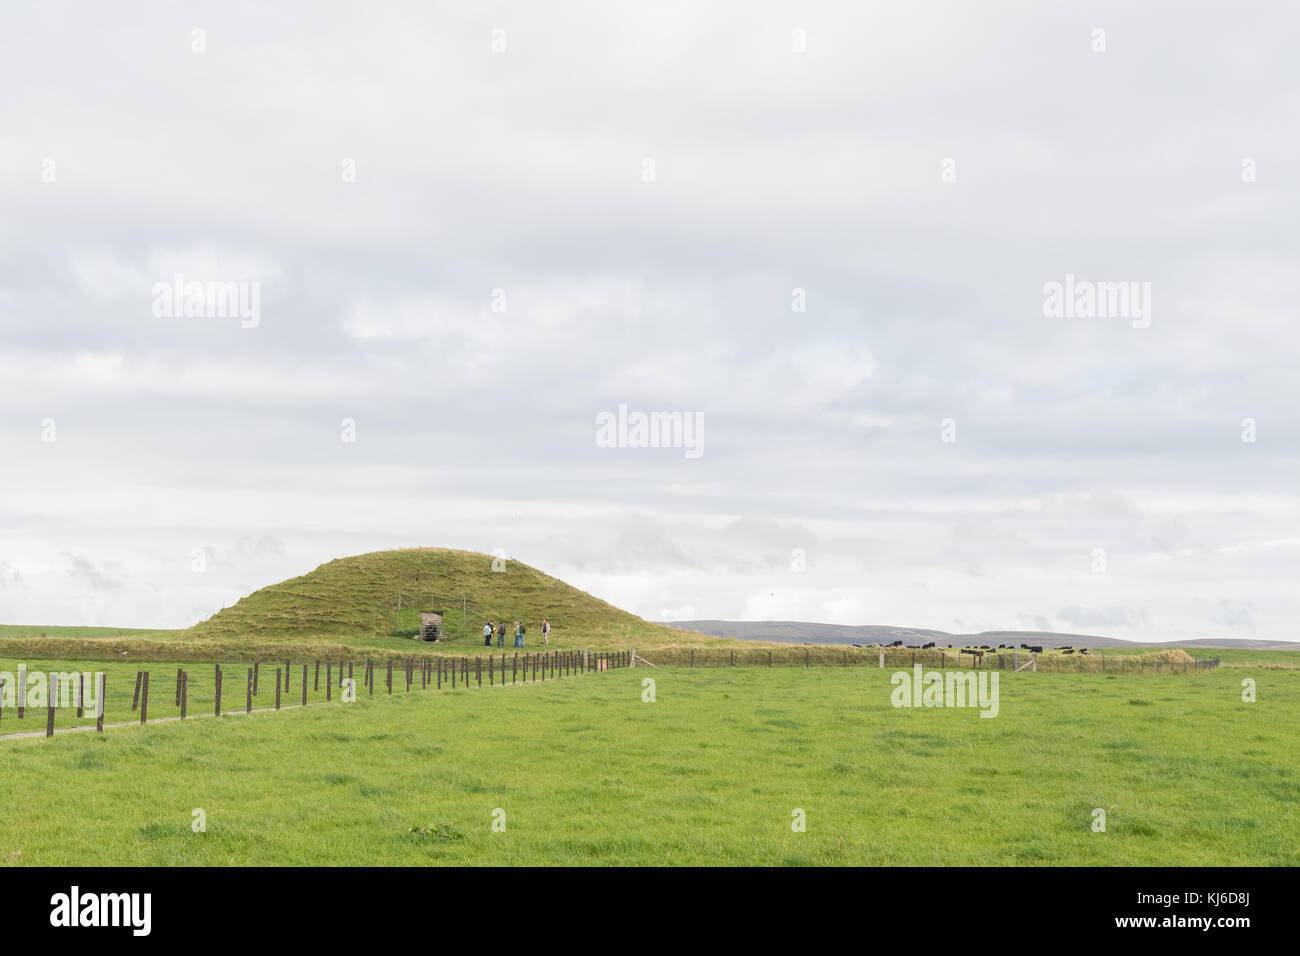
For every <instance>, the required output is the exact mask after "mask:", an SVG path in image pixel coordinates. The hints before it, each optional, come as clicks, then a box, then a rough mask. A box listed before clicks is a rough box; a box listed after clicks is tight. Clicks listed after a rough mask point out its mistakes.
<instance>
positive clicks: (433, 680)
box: [0, 649, 633, 739]
mask: <svg viewBox="0 0 1300 956" xmlns="http://www.w3.org/2000/svg"><path fill="white" fill-rule="evenodd" d="M507 661H508V662H509V668H508V669H507ZM315 663H316V675H317V677H316V683H315V691H316V694H317V696H316V702H330V701H332V700H333V691H334V689H335V687H336V686H337V687H343V686H344V681H345V680H353V684H352V685H351V691H352V693H353V695H354V699H355V696H359V695H360V693H361V690H362V689H364V690H366V691H367V692H368V695H369V696H370V697H372V698H373V697H374V696H375V661H374V660H373V659H370V658H367V659H366V662H365V667H364V669H363V671H362V678H361V683H360V686H358V684H357V683H356V681H355V678H354V677H353V673H354V672H353V667H352V664H351V663H350V662H349V663H348V666H347V668H346V676H345V668H344V666H343V664H342V663H340V664H339V666H338V668H337V675H338V676H337V682H336V680H335V676H334V675H335V669H334V667H333V666H332V662H328V661H327V662H326V668H325V688H324V695H323V701H322V697H321V695H320V687H319V675H320V661H316V662H315ZM399 663H400V664H401V666H402V669H403V676H404V679H405V687H406V689H405V691H404V692H403V693H406V694H409V693H411V692H412V689H413V686H414V683H415V680H416V679H417V674H418V679H419V681H420V687H419V689H420V690H429V689H431V688H436V689H437V690H442V689H443V685H444V684H447V683H450V687H452V688H455V687H457V686H458V685H457V677H458V676H459V679H460V680H459V687H461V688H465V689H467V688H469V687H470V684H471V681H470V673H471V669H472V670H473V672H474V686H475V687H482V686H483V678H484V676H486V677H487V680H488V686H489V687H497V686H502V687H504V686H512V685H515V684H519V683H533V682H538V683H541V682H544V681H547V680H555V679H557V678H564V677H574V676H579V675H584V674H586V673H587V672H588V671H596V672H605V671H609V670H613V669H615V668H624V667H632V666H633V654H632V652H631V651H597V652H592V651H590V650H589V649H584V650H556V651H545V652H541V653H532V652H523V653H520V652H518V651H516V652H515V653H514V654H513V655H509V654H506V653H502V654H499V655H498V654H493V655H491V656H489V657H488V666H487V668H486V671H485V669H484V667H483V656H482V655H476V656H475V657H474V658H473V663H472V664H471V660H470V658H469V657H468V656H458V657H451V656H448V655H432V656H429V655H423V656H419V657H407V658H404V659H402V660H401V661H400V662H399ZM393 664H394V662H393V661H392V660H391V659H390V660H389V661H387V674H386V679H385V681H384V691H385V693H384V694H383V696H391V695H392V694H393ZM308 667H309V665H308V664H306V663H304V664H303V665H302V671H301V679H300V681H299V685H300V695H301V697H300V699H301V704H300V705H299V706H302V707H306V706H309V701H308V689H309V687H311V686H312V684H311V682H309V680H308ZM530 667H531V668H532V674H531V680H530V679H529V678H530V675H529V668H530ZM539 669H540V673H539ZM25 673H26V671H20V672H19V675H20V676H23V675H25ZM291 673H292V668H291V662H290V661H285V662H284V673H283V676H284V687H285V688H286V689H287V688H288V686H289V676H288V675H289V674H291ZM53 676H54V678H55V679H54V681H53V682H52V686H51V687H50V688H49V689H48V693H49V697H48V699H47V707H46V722H45V736H46V737H51V736H53V735H54V733H55V732H56V731H55V728H54V718H55V711H56V709H59V708H58V706H57V702H58V701H59V699H60V694H59V689H60V687H61V686H62V679H61V678H60V677H59V676H58V675H53ZM224 676H225V671H224V670H223V669H222V666H221V664H219V663H214V665H213V678H212V684H211V689H212V695H211V697H210V698H209V699H208V702H210V704H211V708H212V709H211V715H212V716H214V717H220V716H221V713H222V709H221V705H222V696H223V683H224ZM259 676H260V675H259V668H258V664H257V663H254V664H253V666H251V667H249V668H248V669H247V674H246V676H245V684H244V710H243V711H228V712H227V713H243V714H250V713H255V712H256V711H258V710H280V709H281V708H282V702H281V676H282V675H281V671H280V668H278V667H277V668H276V672H275V691H274V698H275V704H274V708H270V707H263V708H256V707H254V699H255V698H256V697H258V696H259V695H260V693H261V688H260V686H259V685H260V680H259ZM449 678H450V681H449V680H448V679H449ZM66 679H67V680H69V681H72V675H71V674H69V675H67V678H66ZM107 679H108V675H107V674H105V673H100V674H99V688H98V689H99V692H98V694H97V695H96V701H95V713H94V714H93V715H92V716H93V717H94V729H95V730H97V731H100V732H102V731H103V729H104V727H105V712H106V707H107V703H106V702H107V687H108V685H107ZM175 681H176V683H175V688H174V691H173V693H171V694H164V695H163V701H164V702H165V701H167V700H168V699H170V700H171V702H172V706H173V707H175V708H176V709H177V710H178V711H179V716H165V717H158V716H156V717H155V722H157V721H158V720H167V721H171V720H177V719H180V720H185V719H187V718H188V717H189V716H190V706H189V705H190V703H191V699H192V691H193V689H194V687H195V682H194V679H193V675H191V673H190V672H189V670H188V669H186V668H184V667H182V668H179V669H178V670H177V671H176V678H175ZM18 684H19V688H18V689H19V690H20V691H24V692H25V691H26V687H25V686H24V682H22V681H19V682H18ZM73 684H74V687H73V690H72V691H71V692H70V695H75V703H76V709H77V716H78V717H82V716H83V706H82V704H83V693H84V675H82V674H78V675H77V679H76V681H74V682H73ZM149 685H150V672H149V671H147V670H139V671H136V677H135V686H134V689H133V691H132V694H131V712H132V713H135V712H136V711H137V710H138V711H139V723H141V724H145V723H148V722H149V717H148V712H149V690H150V686H149ZM5 691H6V688H5V686H4V682H3V681H0V725H4V723H5V718H6V717H7V716H8V714H7V713H6V712H5V708H4V704H3V701H4V696H3V695H4V692H5ZM23 700H24V698H23V697H19V698H18V701H19V702H21V701H23ZM155 709H157V701H155ZM16 710H17V716H18V719H19V720H22V719H23V718H24V716H25V713H24V707H23V706H22V704H21V703H19V706H18V707H17V708H16ZM108 726H122V724H120V723H118V724H109V725H108ZM89 729H90V726H89V725H87V724H77V725H74V726H73V727H64V728H62V729H61V730H60V731H59V732H60V733H62V732H64V731H68V730H89ZM32 735H33V734H32V733H10V734H4V733H0V739H4V738H5V737H19V736H32Z"/></svg>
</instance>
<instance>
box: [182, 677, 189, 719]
mask: <svg viewBox="0 0 1300 956" xmlns="http://www.w3.org/2000/svg"><path fill="white" fill-rule="evenodd" d="M189 696H190V674H189V671H185V670H182V671H181V720H184V719H185V710H186V708H187V707H188V706H189Z"/></svg>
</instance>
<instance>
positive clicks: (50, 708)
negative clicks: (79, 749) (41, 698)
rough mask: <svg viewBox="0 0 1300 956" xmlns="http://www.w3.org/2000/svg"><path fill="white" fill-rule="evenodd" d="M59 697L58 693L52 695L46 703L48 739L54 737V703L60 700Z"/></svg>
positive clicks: (56, 679)
mask: <svg viewBox="0 0 1300 956" xmlns="http://www.w3.org/2000/svg"><path fill="white" fill-rule="evenodd" d="M55 681H56V682H57V681H58V678H57V677H56V678H55ZM58 696H59V695H58V694H57V693H55V694H51V695H50V696H49V699H48V700H46V701H45V710H46V715H45V736H46V737H53V736H54V701H55V700H57V699H58Z"/></svg>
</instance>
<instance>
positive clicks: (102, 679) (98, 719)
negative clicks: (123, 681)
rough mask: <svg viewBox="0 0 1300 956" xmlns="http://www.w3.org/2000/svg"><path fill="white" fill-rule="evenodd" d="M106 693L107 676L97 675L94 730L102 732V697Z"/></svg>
mask: <svg viewBox="0 0 1300 956" xmlns="http://www.w3.org/2000/svg"><path fill="white" fill-rule="evenodd" d="M107 692H108V675H107V674H102V673H101V674H100V675H99V700H97V701H95V729H96V730H97V731H99V732H100V733H101V734H102V733H103V732H104V695H105V694H106V693H107Z"/></svg>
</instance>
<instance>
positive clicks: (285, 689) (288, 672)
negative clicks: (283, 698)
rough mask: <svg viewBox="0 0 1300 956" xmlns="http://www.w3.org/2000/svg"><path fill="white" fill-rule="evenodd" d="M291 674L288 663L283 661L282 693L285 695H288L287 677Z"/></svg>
mask: <svg viewBox="0 0 1300 956" xmlns="http://www.w3.org/2000/svg"><path fill="white" fill-rule="evenodd" d="M292 673H293V671H292V670H290V668H289V662H288V661H285V662H284V692H285V693H286V694H287V693H289V675H290V674H292Z"/></svg>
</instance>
